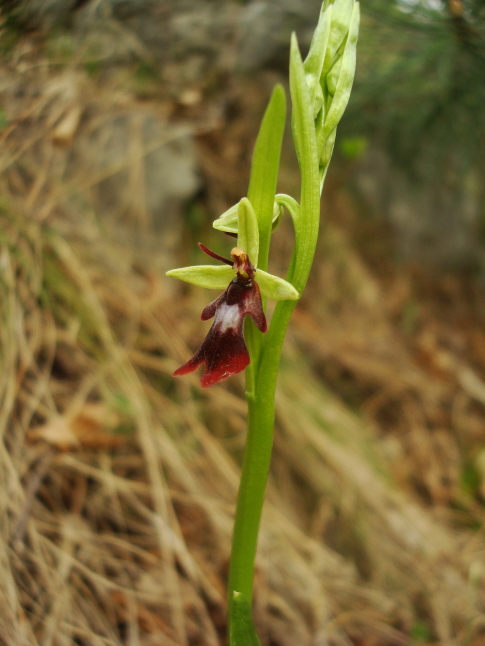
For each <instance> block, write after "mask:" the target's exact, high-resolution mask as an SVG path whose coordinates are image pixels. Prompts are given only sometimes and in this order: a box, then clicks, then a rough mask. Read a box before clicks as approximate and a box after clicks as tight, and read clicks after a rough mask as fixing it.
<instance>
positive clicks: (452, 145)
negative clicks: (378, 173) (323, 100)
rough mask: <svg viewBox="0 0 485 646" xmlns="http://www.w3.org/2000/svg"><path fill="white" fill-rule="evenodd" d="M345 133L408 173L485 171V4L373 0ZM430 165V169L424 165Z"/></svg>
mask: <svg viewBox="0 0 485 646" xmlns="http://www.w3.org/2000/svg"><path fill="white" fill-rule="evenodd" d="M363 12H364V13H363V20H362V26H361V35H360V42H359V61H358V72H357V80H356V84H355V92H354V93H353V98H352V101H351V105H350V106H349V111H348V114H347V116H346V120H345V124H344V128H343V130H344V131H346V132H347V133H349V134H362V133H365V134H366V135H370V136H372V137H373V138H374V140H375V139H376V138H377V139H378V140H379V141H380V143H382V144H383V145H385V146H386V148H387V149H388V150H389V151H390V152H391V154H392V156H393V158H395V159H397V160H399V161H400V162H401V163H402V164H403V165H404V166H406V167H407V168H408V169H410V170H411V169H413V168H414V167H415V165H416V162H417V161H418V160H421V161H423V159H424V160H426V162H429V163H427V164H424V166H426V172H427V173H429V174H430V175H433V173H435V172H438V173H439V172H441V169H442V168H443V163H444V164H445V165H446V162H447V160H448V159H450V158H452V157H453V158H454V159H455V160H457V159H458V160H459V162H460V166H461V167H463V166H465V167H470V166H475V165H479V166H480V167H483V166H484V165H485V156H484V155H483V150H484V144H485V0H446V1H445V0H441V1H440V0H433V1H431V0H367V2H366V3H364V6H363ZM422 166H423V165H422Z"/></svg>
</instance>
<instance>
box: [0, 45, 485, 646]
mask: <svg viewBox="0 0 485 646" xmlns="http://www.w3.org/2000/svg"><path fill="white" fill-rule="evenodd" d="M22 47H24V50H25V48H27V50H25V51H23V52H22ZM19 88H22V91H19ZM0 90H1V93H2V98H3V104H4V106H5V110H6V112H7V115H8V117H9V119H10V120H9V125H8V126H7V127H6V129H4V130H3V134H2V148H1V154H0V167H1V169H2V179H1V181H0V194H1V195H2V200H3V201H2V205H1V213H0V219H1V246H0V268H1V281H0V284H1V290H2V301H1V303H2V304H1V312H2V325H1V327H0V335H1V347H0V353H1V358H2V367H3V370H2V373H1V375H0V401H1V408H0V433H1V435H2V442H1V443H0V450H1V452H2V454H1V460H0V482H1V489H0V559H1V571H2V585H1V586H0V642H1V643H3V644H5V646H20V645H24V644H25V645H27V644H28V645H29V646H30V645H37V644H39V645H42V646H64V645H65V646H67V645H70V644H78V645H83V646H88V645H89V646H91V645H93V646H101V645H110V646H111V645H113V646H114V645H121V644H123V645H127V646H142V645H143V646H148V645H150V644H163V645H165V644H166V645H167V646H171V645H177V646H182V645H185V644H187V645H188V644H190V645H191V646H192V645H194V646H195V645H200V646H202V645H204V646H205V645H207V646H217V645H218V644H222V643H225V637H226V636H225V628H224V625H225V598H224V597H225V592H224V587H225V581H226V575H227V564H228V557H229V549H230V535H231V527H232V516H233V511H234V500H235V496H236V491H237V486H238V466H237V465H238V463H239V460H240V457H241V453H242V449H243V445H244V420H245V404H244V400H243V397H242V380H241V379H235V380H233V381H232V382H231V383H229V384H224V385H223V386H221V387H217V386H216V387H213V388H210V389H208V390H207V391H200V389H199V387H198V381H197V377H196V376H195V375H192V376H191V377H188V378H186V379H184V380H180V381H179V380H177V381H174V380H172V378H171V376H170V375H171V373H172V371H173V370H174V368H175V367H177V365H179V364H180V363H181V362H183V361H185V360H186V359H187V357H188V356H189V353H190V349H191V348H193V347H195V346H196V345H197V341H198V340H200V338H201V336H202V334H203V330H202V329H201V325H200V322H199V321H198V320H197V319H198V316H196V314H197V312H198V311H199V310H200V307H201V303H203V302H205V295H200V294H199V293H197V292H196V291H195V290H194V291H192V290H190V291H189V292H179V293H178V297H177V298H176V299H174V298H173V293H172V291H169V290H173V289H174V288H173V286H171V285H170V286H168V285H167V284H166V281H165V280H164V278H163V277H162V276H161V275H160V274H159V273H158V272H157V271H155V269H154V268H155V267H156V262H157V261H156V260H152V259H151V258H150V257H148V258H145V261H144V263H143V264H142V265H140V263H137V253H136V252H135V251H134V250H133V249H132V247H131V246H129V245H128V244H126V245H124V246H122V245H121V244H120V242H119V240H118V242H116V243H115V242H113V241H112V240H110V239H109V238H107V236H106V233H105V229H103V226H102V225H99V224H98V223H97V220H96V218H95V217H94V216H93V213H94V212H95V209H96V188H97V187H99V185H100V183H101V182H102V181H103V180H104V179H106V177H109V176H110V174H115V173H117V172H119V171H120V169H127V171H128V173H131V174H130V177H131V178H132V184H131V187H132V188H133V190H135V191H136V190H137V188H139V186H138V184H137V182H138V183H139V182H141V179H140V176H141V175H140V160H142V159H143V156H144V155H145V154H146V153H147V150H146V149H144V148H143V147H142V146H141V144H140V142H139V141H137V140H136V137H135V140H134V143H133V147H132V149H131V150H132V154H131V156H128V157H126V158H123V159H120V160H119V162H118V164H117V166H116V167H110V168H107V169H105V170H104V171H103V172H102V173H99V172H98V171H97V170H93V167H92V165H90V164H89V160H86V158H85V156H83V154H82V150H83V146H84V145H85V142H86V141H87V139H88V138H89V136H90V135H92V133H93V132H95V133H96V132H97V133H99V132H103V129H109V127H110V118H111V117H112V115H113V114H119V113H120V111H122V112H123V111H124V113H125V114H130V110H131V109H132V107H133V105H134V104H135V103H136V101H135V99H133V97H132V96H127V95H124V94H122V93H116V92H115V91H114V90H113V88H112V87H107V88H99V87H97V86H96V85H95V83H94V82H93V81H92V80H90V79H89V78H88V77H86V76H85V75H84V74H83V73H82V72H80V71H79V70H78V68H77V67H76V65H75V63H73V65H72V66H71V67H69V66H68V67H67V68H65V69H62V70H60V71H56V68H55V69H54V70H53V69H52V68H51V67H50V66H49V65H47V61H45V60H43V59H38V58H37V55H36V54H35V52H33V51H29V50H28V47H27V45H26V44H25V43H24V44H23V45H22V44H20V45H19V49H18V50H14V52H13V53H12V54H11V57H10V61H9V63H8V64H5V66H4V68H3V72H2V76H1V88H0ZM152 107H154V109H155V108H157V106H156V105H155V104H154V106H152ZM158 107H159V106H158ZM81 115H83V116H82V118H81ZM106 136H108V135H106ZM134 136H135V135H134ZM154 145H163V142H155V143H154ZM205 145H207V141H206V142H205ZM236 157H237V155H236V156H235V157H234V158H235V159H236ZM212 163H215V162H214V160H212ZM209 166H210V164H209ZM206 168H208V166H206ZM338 199H340V198H338ZM341 199H344V198H341ZM334 206H335V205H334ZM337 207H338V205H337ZM340 207H341V208H348V206H346V205H345V204H344V205H343V206H342V204H340ZM137 208H139V209H141V212H144V208H145V207H144V206H143V204H141V205H140V204H138V203H137ZM123 213H124V214H125V215H126V210H123ZM118 226H119V227H120V228H122V227H123V226H124V225H122V224H120V223H119V222H118ZM129 231H130V228H129V226H128V227H127V228H126V237H128V234H129ZM321 247H322V248H321V253H322V256H323V254H324V257H325V261H321V262H320V263H319V264H318V266H317V270H316V271H315V273H314V276H313V284H312V285H311V286H310V296H309V297H307V299H306V301H305V302H304V303H303V304H302V307H301V308H300V309H299V310H298V312H297V314H296V316H295V320H294V322H293V325H292V331H291V334H290V337H289V342H288V344H287V348H286V354H285V357H284V360H283V365H282V372H281V383H280V388H279V392H278V401H277V433H276V442H275V457H274V462H273V471H272V475H271V480H270V486H269V492H268V503H267V506H266V509H265V513H264V519H263V527H262V532H261V540H260V550H259V554H258V561H257V575H256V577H257V585H256V599H255V616H256V620H257V623H258V626H259V629H260V633H261V635H262V639H263V643H264V644H266V645H269V644H273V645H275V646H276V645H277V646H295V645H296V644H298V646H305V645H308V646H310V645H315V646H324V645H326V644H331V645H335V646H347V645H350V644H366V645H367V644H369V645H370V644H372V645H379V644H382V645H391V644H411V643H415V642H434V643H439V644H473V645H474V646H479V644H483V643H484V642H483V640H484V634H485V616H484V615H483V603H484V594H483V583H484V577H485V548H484V545H485V543H484V535H483V518H484V515H483V504H482V503H483V499H484V498H485V491H483V490H482V491H481V492H480V486H481V487H482V489H483V482H485V477H484V475H483V472H481V471H480V465H483V459H482V461H481V462H480V459H481V458H480V455H481V454H480V453H479V446H480V443H481V442H483V439H484V430H483V429H484V428H485V407H484V404H485V396H484V393H485V383H484V382H483V381H482V380H481V378H480V374H484V373H483V372H481V370H483V368H484V366H485V354H484V355H483V356H481V355H480V354H479V353H478V352H473V349H474V348H479V347H485V342H482V339H483V333H482V332H481V330H480V329H479V327H478V323H477V321H479V320H480V319H479V317H478V314H477V312H475V313H474V314H475V318H470V317H471V314H470V310H466V311H465V314H464V315H463V316H464V320H466V321H468V322H469V323H468V324H467V326H464V327H463V329H460V334H461V335H462V336H463V337H464V338H465V337H466V339H467V340H468V339H472V341H470V344H472V342H473V343H474V344H475V345H469V346H466V350H467V351H468V352H466V351H465V350H464V349H463V347H462V345H461V346H460V344H459V343H456V342H455V343H454V345H453V343H452V341H453V339H455V341H456V338H457V337H456V334H455V335H453V332H456V326H455V325H454V323H453V321H451V320H450V321H447V320H445V319H440V312H442V311H443V310H440V309H439V307H438V306H436V309H435V310H433V309H432V301H431V300H429V299H428V300H426V298H425V295H422V298H423V301H422V302H423V303H425V304H424V305H419V303H421V301H419V302H418V305H419V307H420V308H421V309H420V310H419V312H418V314H417V315H415V317H414V319H413V322H412V324H413V328H412V330H411V332H409V333H408V334H407V335H406V334H405V333H403V332H402V329H403V328H402V325H401V324H399V325H398V324H397V323H396V321H400V320H402V316H403V315H404V314H405V313H406V312H407V311H408V309H409V308H410V307H411V306H412V305H413V303H414V304H415V301H413V299H416V298H417V297H416V296H415V293H414V292H413V289H412V286H411V287H410V285H409V280H408V279H407V278H401V277H397V278H396V280H395V281H394V282H393V283H392V285H391V286H387V287H386V286H382V285H379V284H378V283H377V282H376V280H375V279H374V278H373V277H372V275H371V274H370V273H369V271H368V270H367V269H366V268H365V265H364V264H363V263H362V261H361V260H360V259H359V258H358V257H356V255H355V253H354V252H353V251H352V249H351V248H350V247H349V245H348V244H347V242H346V240H345V238H343V236H342V235H341V234H339V233H338V232H337V230H334V229H333V228H331V227H328V228H327V230H326V231H325V232H324V236H323V238H322V244H321ZM142 255H143V250H142ZM406 281H408V282H406ZM317 295H318V297H317ZM460 298H461V299H462V300H460V299H456V303H458V305H460V304H462V302H463V303H469V302H470V299H468V300H467V299H466V298H465V296H460ZM426 303H428V304H427V305H426ZM455 309H459V308H458V307H457V308H455ZM403 313H404V314H403ZM447 333H449V339H448V337H446V334H447ZM443 339H445V340H443ZM446 339H448V340H449V343H448V342H447V341H446ZM450 339H451V341H450ZM467 343H468V341H467ZM481 343H482V346H480V344H481ZM189 346H190V347H189ZM472 359H473V360H472ZM325 383H327V384H329V386H327V387H326V386H325V385H324V384H325ZM330 388H331V389H332V390H330ZM470 465H472V466H473V469H472V474H474V475H475V476H477V477H479V476H480V473H482V480H481V482H478V483H477V484H476V487H475V489H474V490H470V488H468V489H465V488H464V487H463V485H462V476H463V472H464V471H465V474H466V473H467V472H466V470H465V469H466V468H471V466H470Z"/></svg>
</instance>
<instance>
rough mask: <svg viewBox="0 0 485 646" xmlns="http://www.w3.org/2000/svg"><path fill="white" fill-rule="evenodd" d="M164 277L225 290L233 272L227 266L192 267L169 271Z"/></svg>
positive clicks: (232, 276)
mask: <svg viewBox="0 0 485 646" xmlns="http://www.w3.org/2000/svg"><path fill="white" fill-rule="evenodd" d="M166 275H167V276H171V277H172V278H178V279H179V280H184V281H185V282H186V283H191V284H192V285H198V286H199V287H206V288H207V289H226V287H227V286H228V285H229V283H230V282H231V280H232V279H233V278H234V271H233V270H232V267H229V265H194V266H193V267H181V268H180V269H171V270H170V271H167V274H166Z"/></svg>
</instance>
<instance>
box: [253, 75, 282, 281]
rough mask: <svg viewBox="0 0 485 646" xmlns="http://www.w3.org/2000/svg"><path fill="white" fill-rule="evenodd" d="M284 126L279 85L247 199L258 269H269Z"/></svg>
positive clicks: (264, 124)
mask: <svg viewBox="0 0 485 646" xmlns="http://www.w3.org/2000/svg"><path fill="white" fill-rule="evenodd" d="M285 122H286V98H285V91H284V89H283V87H282V86H281V85H277V86H276V87H275V89H274V90H273V94H272V95H271V99H270V102H269V104H268V107H267V108H266V112H265V114H264V117H263V121H262V123H261V128H260V130H259V134H258V138H257V140H256V145H255V147H254V153H253V161H252V165H251V178H250V180H249V189H248V199H249V201H250V202H251V204H252V206H253V208H254V211H255V213H256V217H257V218H258V225H259V266H260V267H262V268H263V269H266V268H267V266H268V253H269V243H270V238H271V232H272V222H273V207H274V196H275V193H276V182H277V179H278V170H279V166H280V154H281V144H282V141H283V133H284V130H285Z"/></svg>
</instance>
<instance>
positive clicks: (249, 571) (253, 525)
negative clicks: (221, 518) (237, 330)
mask: <svg viewBox="0 0 485 646" xmlns="http://www.w3.org/2000/svg"><path fill="white" fill-rule="evenodd" d="M294 308H295V302H294V301H281V302H280V303H278V305H277V308H276V310H275V314H274V316H273V323H274V322H275V317H276V325H274V324H273V323H272V325H271V327H270V329H269V331H268V336H267V338H266V341H265V344H264V350H263V354H262V357H261V363H260V366H259V369H258V371H257V372H256V374H255V382H256V385H257V387H256V390H255V391H254V392H253V393H248V397H247V400H248V435H247V439H246V448H245V451H244V460H243V467H242V474H241V484H240V487H239V494H238V499H237V507H236V518H235V522H234V534H233V542H232V553H231V565H230V570H229V607H230V608H231V606H232V597H233V593H234V592H235V591H237V592H242V593H243V594H244V595H245V596H246V597H247V599H248V600H249V603H251V600H252V596H253V579H254V561H255V557H256V548H257V542H258V533H259V525H260V521H261V514H262V509H263V502H264V492H265V489H266V482H267V479H268V472H269V466H270V461H271V451H272V448H273V432H274V417H275V392H276V380H277V376H278V366H279V362H280V357H281V350H282V347H283V341H284V338H285V333H286V328H287V326H288V323H289V320H290V317H291V314H292V312H293V309H294ZM229 617H231V611H229Z"/></svg>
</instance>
